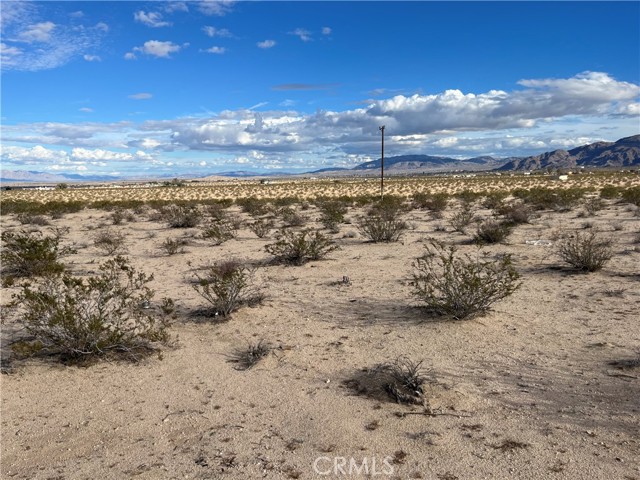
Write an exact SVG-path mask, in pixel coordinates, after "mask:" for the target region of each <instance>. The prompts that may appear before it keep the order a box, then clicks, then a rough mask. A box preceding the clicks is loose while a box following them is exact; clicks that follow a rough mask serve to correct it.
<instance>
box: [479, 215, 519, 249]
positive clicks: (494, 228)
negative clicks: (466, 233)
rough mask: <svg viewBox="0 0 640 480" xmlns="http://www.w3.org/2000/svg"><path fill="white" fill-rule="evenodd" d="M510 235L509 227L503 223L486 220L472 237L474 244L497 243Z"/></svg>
mask: <svg viewBox="0 0 640 480" xmlns="http://www.w3.org/2000/svg"><path fill="white" fill-rule="evenodd" d="M510 234H511V226H510V225H509V224H507V223H505V222H497V221H495V220H487V221H485V222H483V223H481V224H480V225H478V229H477V230H476V234H475V235H474V237H473V240H474V242H476V243H480V244H483V243H499V242H502V241H503V240H505V239H506V238H507V237H508V236H509V235H510Z"/></svg>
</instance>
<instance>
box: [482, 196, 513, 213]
mask: <svg viewBox="0 0 640 480" xmlns="http://www.w3.org/2000/svg"><path fill="white" fill-rule="evenodd" d="M507 196H508V195H507V192H490V193H487V194H486V195H485V198H484V200H483V202H482V206H483V207H485V208H488V209H490V210H498V209H500V208H501V207H502V206H503V204H504V201H505V199H506V198H507Z"/></svg>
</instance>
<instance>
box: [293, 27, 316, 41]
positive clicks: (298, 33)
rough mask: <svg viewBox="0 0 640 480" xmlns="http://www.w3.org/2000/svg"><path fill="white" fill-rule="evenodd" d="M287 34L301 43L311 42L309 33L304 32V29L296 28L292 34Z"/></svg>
mask: <svg viewBox="0 0 640 480" xmlns="http://www.w3.org/2000/svg"><path fill="white" fill-rule="evenodd" d="M289 33H290V34H291V35H295V36H296V37H298V38H300V40H302V41H303V42H308V41H310V40H311V32H309V31H308V30H305V29H304V28H296V29H295V30H294V31H293V32H289Z"/></svg>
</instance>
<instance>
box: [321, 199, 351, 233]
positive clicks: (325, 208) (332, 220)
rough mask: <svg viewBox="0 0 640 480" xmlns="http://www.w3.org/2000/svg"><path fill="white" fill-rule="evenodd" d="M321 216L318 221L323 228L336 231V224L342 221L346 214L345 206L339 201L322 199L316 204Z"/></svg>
mask: <svg viewBox="0 0 640 480" xmlns="http://www.w3.org/2000/svg"><path fill="white" fill-rule="evenodd" d="M318 208H319V209H320V213H321V217H320V222H321V223H322V225H323V226H324V228H326V229H328V230H330V231H331V232H334V233H335V232H337V231H338V224H340V223H344V221H345V217H344V216H345V215H346V214H347V206H346V205H345V204H344V202H341V201H331V200H328V201H323V202H320V203H319V204H318Z"/></svg>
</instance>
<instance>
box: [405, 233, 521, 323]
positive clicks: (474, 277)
mask: <svg viewBox="0 0 640 480" xmlns="http://www.w3.org/2000/svg"><path fill="white" fill-rule="evenodd" d="M519 278H520V275H519V274H518V272H517V271H516V269H515V268H514V267H513V265H512V263H511V257H510V256H509V255H503V256H501V257H500V258H498V259H496V260H482V259H479V258H472V257H471V256H469V255H464V256H463V255H458V254H457V252H456V249H455V248H454V247H452V246H449V247H447V246H445V245H444V244H442V243H440V242H437V241H435V240H432V241H430V243H429V245H428V246H427V251H426V252H425V254H424V255H422V256H421V257H419V258H417V259H416V261H415V262H414V275H413V284H414V295H415V296H416V297H417V298H418V299H419V300H420V301H421V302H423V303H424V304H425V306H426V308H427V309H428V310H429V311H431V312H432V313H435V314H437V315H445V316H450V317H452V318H454V319H464V318H470V317H473V316H475V315H479V314H483V313H485V312H487V311H488V310H489V307H490V306H491V305H492V304H494V303H495V302H497V301H498V300H501V299H503V298H505V297H508V296H509V295H511V294H512V293H514V292H515V291H516V290H517V289H518V287H519V286H520V283H519V281H518V279H519Z"/></svg>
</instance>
